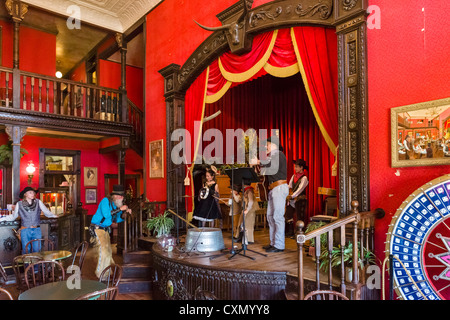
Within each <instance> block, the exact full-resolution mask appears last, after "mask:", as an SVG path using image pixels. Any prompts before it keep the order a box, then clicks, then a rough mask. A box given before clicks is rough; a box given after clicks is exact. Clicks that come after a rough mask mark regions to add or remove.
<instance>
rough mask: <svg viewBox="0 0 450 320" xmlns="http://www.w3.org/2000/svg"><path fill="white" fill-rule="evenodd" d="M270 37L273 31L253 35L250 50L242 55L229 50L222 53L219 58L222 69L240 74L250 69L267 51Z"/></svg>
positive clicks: (270, 40)
mask: <svg viewBox="0 0 450 320" xmlns="http://www.w3.org/2000/svg"><path fill="white" fill-rule="evenodd" d="M272 37H273V31H271V32H266V33H263V34H260V35H257V36H255V38H254V39H253V44H252V50H251V51H250V52H248V53H244V54H243V55H237V54H234V53H231V52H226V53H224V54H223V55H222V56H221V57H220V58H219V59H220V63H221V64H222V66H223V68H224V70H225V71H226V72H229V73H233V74H240V73H243V72H247V71H249V70H250V69H252V68H253V67H254V66H255V64H257V63H258V62H259V61H261V59H262V58H263V57H264V55H265V54H266V53H267V50H268V49H269V47H270V44H271V42H272ZM225 78H226V76H225Z"/></svg>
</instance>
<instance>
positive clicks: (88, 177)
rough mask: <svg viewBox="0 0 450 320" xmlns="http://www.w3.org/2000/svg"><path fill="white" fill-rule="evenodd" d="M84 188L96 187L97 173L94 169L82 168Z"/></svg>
mask: <svg viewBox="0 0 450 320" xmlns="http://www.w3.org/2000/svg"><path fill="white" fill-rule="evenodd" d="M83 177H84V186H85V187H96V186H97V183H98V172H97V168H95V167H84V175H83Z"/></svg>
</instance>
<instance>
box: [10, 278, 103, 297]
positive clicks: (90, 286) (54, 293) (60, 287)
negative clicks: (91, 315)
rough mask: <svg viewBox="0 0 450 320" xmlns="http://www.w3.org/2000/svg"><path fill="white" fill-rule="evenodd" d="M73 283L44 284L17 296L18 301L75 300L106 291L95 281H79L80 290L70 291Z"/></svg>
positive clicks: (101, 284)
mask: <svg viewBox="0 0 450 320" xmlns="http://www.w3.org/2000/svg"><path fill="white" fill-rule="evenodd" d="M74 282H75V280H74V281H58V282H50V283H46V284H43V285H40V286H37V287H34V288H31V289H29V290H27V291H24V292H22V293H21V294H20V295H19V300H75V299H76V298H78V297H79V296H82V295H85V294H88V293H92V292H95V291H99V290H103V289H106V288H107V286H106V284H104V283H103V282H99V281H97V280H80V289H76V288H73V289H70V288H69V286H73V285H74Z"/></svg>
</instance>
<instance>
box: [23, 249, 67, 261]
mask: <svg viewBox="0 0 450 320" xmlns="http://www.w3.org/2000/svg"><path fill="white" fill-rule="evenodd" d="M28 256H32V257H41V258H42V260H45V261H58V260H63V259H67V258H70V257H71V256H72V252H70V251H67V250H52V251H41V252H32V253H26V254H23V255H22V257H28Z"/></svg>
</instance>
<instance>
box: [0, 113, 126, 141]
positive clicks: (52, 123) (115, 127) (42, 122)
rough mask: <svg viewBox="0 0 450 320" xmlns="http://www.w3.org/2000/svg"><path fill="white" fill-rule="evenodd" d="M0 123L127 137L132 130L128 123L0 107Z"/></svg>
mask: <svg viewBox="0 0 450 320" xmlns="http://www.w3.org/2000/svg"><path fill="white" fill-rule="evenodd" d="M0 123H2V124H11V125H19V126H25V127H38V128H46V129H52V130H56V131H65V132H67V131H70V132H76V133H85V134H94V135H105V136H119V137H129V136H130V135H131V132H132V129H133V128H132V126H131V125H130V124H126V123H121V122H110V121H104V120H94V119H86V118H84V119H83V118H77V117H73V116H63V115H57V114H49V113H42V112H38V111H30V110H21V109H13V108H4V107H0Z"/></svg>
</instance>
